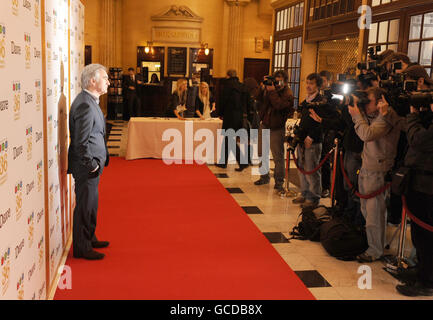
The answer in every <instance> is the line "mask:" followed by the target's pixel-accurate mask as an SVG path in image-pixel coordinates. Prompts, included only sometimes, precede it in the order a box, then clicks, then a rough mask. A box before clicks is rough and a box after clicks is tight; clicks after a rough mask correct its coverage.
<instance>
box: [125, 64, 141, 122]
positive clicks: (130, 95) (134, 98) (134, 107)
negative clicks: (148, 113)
mask: <svg viewBox="0 0 433 320" xmlns="http://www.w3.org/2000/svg"><path fill="white" fill-rule="evenodd" d="M128 73H129V75H128V76H127V77H126V79H125V86H126V99H127V100H128V110H129V117H140V116H142V110H141V101H140V98H139V96H138V93H137V89H138V85H139V83H138V81H140V80H139V79H137V77H136V75H135V72H134V68H129V69H128Z"/></svg>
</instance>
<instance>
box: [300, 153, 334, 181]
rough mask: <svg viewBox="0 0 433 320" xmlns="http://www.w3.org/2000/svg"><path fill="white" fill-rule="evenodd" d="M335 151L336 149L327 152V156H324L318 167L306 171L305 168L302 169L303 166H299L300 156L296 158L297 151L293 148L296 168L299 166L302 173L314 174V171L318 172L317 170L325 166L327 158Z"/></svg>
mask: <svg viewBox="0 0 433 320" xmlns="http://www.w3.org/2000/svg"><path fill="white" fill-rule="evenodd" d="M333 151H334V150H331V151H329V152H328V153H327V154H326V156H325V157H324V158H323V160H322V161H320V163H319V165H318V167H317V168H314V169H313V170H311V171H305V170H304V169H302V168H301V167H299V166H298V158H296V155H295V152H294V151H293V150H292V155H293V161H294V162H295V165H296V168H298V170H299V171H300V172H301V173H302V174H305V175H310V174H313V173H315V172H317V171H318V170H319V169H320V168H321V167H322V166H323V164H324V163H325V162H326V160H328V158H329V157H330V156H331V154H332V152H333Z"/></svg>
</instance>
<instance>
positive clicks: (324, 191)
mask: <svg viewBox="0 0 433 320" xmlns="http://www.w3.org/2000/svg"><path fill="white" fill-rule="evenodd" d="M329 195H330V193H329V189H325V190H323V191H322V195H321V196H322V198H328V197H329Z"/></svg>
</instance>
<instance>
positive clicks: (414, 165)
mask: <svg viewBox="0 0 433 320" xmlns="http://www.w3.org/2000/svg"><path fill="white" fill-rule="evenodd" d="M406 72H407V74H408V76H410V77H411V78H412V79H413V80H416V81H417V83H418V89H419V90H430V92H429V94H430V95H431V94H432V92H431V90H433V81H432V80H431V79H430V78H429V76H428V74H427V72H426V71H425V69H424V68H423V67H421V66H412V67H408V69H407V70H406ZM431 100H432V99H431V98H430V102H431ZM410 112H411V113H410V114H409V115H408V116H407V118H406V121H407V128H406V130H407V139H408V143H409V149H408V152H407V154H406V157H405V163H404V164H405V166H406V167H409V168H411V179H410V183H409V185H408V192H407V194H406V198H407V206H408V209H409V211H410V212H412V214H413V215H415V216H416V217H417V218H418V219H420V220H421V221H423V222H424V223H427V224H429V225H432V226H433V157H432V154H433V122H432V118H433V117H432V114H433V104H430V108H429V109H428V108H426V110H424V111H422V110H420V108H414V107H413V106H411V107H410ZM411 236H412V242H413V244H414V246H415V248H416V253H417V258H418V270H417V282H416V283H414V284H405V285H398V286H397V291H398V292H400V293H401V294H403V295H405V296H411V297H415V296H433V246H432V244H433V233H432V232H430V231H427V230H425V229H423V228H422V227H420V226H419V225H417V224H416V223H414V222H413V223H412V224H411Z"/></svg>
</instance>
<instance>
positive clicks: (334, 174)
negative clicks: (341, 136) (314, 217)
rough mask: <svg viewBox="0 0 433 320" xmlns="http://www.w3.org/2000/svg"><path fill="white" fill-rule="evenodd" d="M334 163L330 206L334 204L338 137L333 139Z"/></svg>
mask: <svg viewBox="0 0 433 320" xmlns="http://www.w3.org/2000/svg"><path fill="white" fill-rule="evenodd" d="M334 144H335V146H334V148H335V149H334V165H333V167H332V181H331V182H332V185H331V206H332V208H333V207H334V205H335V178H336V174H337V164H338V163H337V161H338V139H337V138H335V140H334Z"/></svg>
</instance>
